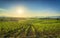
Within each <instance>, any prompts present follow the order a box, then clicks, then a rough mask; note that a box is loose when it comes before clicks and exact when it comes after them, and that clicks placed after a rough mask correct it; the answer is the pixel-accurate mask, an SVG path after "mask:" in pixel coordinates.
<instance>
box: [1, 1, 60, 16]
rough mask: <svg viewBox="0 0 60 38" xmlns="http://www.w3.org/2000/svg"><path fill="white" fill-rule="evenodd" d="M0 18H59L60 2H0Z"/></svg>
mask: <svg viewBox="0 0 60 38" xmlns="http://www.w3.org/2000/svg"><path fill="white" fill-rule="evenodd" d="M0 16H7V17H41V16H43V17H46V16H60V0H35V1H32V0H9V1H8V0H0Z"/></svg>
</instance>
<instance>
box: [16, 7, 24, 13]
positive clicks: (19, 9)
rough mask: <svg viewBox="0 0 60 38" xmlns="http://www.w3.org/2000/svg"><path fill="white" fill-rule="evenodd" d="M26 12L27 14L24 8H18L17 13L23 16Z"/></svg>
mask: <svg viewBox="0 0 60 38" xmlns="http://www.w3.org/2000/svg"><path fill="white" fill-rule="evenodd" d="M24 12H25V8H23V7H17V8H16V13H19V14H22V13H24Z"/></svg>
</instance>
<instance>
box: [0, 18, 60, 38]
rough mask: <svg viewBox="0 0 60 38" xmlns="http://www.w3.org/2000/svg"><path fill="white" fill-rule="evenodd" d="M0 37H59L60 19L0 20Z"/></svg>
mask: <svg viewBox="0 0 60 38" xmlns="http://www.w3.org/2000/svg"><path fill="white" fill-rule="evenodd" d="M0 38H60V19H39V18H34V19H23V20H17V21H4V20H3V21H1V20H0Z"/></svg>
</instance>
